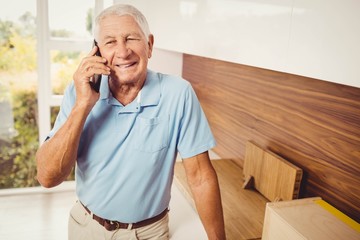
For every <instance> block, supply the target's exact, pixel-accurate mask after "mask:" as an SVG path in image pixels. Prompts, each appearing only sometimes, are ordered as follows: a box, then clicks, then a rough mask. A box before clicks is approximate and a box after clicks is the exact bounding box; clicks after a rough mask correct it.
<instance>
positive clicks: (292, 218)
mask: <svg viewBox="0 0 360 240" xmlns="http://www.w3.org/2000/svg"><path fill="white" fill-rule="evenodd" d="M329 206H330V205H329V204H327V203H326V202H325V201H323V200H321V199H320V198H306V199H300V200H293V201H287V202H277V203H268V204H267V206H266V213H265V221H264V229H263V235H262V239H263V240H288V239H291V240H303V239H326V240H338V239H346V240H359V239H360V225H359V224H358V223H356V222H355V221H354V220H352V219H350V218H349V217H347V216H346V215H344V214H342V213H341V212H339V211H338V210H337V209H335V208H333V207H332V206H330V207H329Z"/></svg>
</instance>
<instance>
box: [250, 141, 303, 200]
mask: <svg viewBox="0 0 360 240" xmlns="http://www.w3.org/2000/svg"><path fill="white" fill-rule="evenodd" d="M243 169H244V170H243V173H244V179H247V177H248V176H252V177H253V178H254V187H255V189H256V190H258V191H259V192H260V193H261V194H262V195H263V196H265V197H266V198H267V199H269V200H270V201H272V202H273V201H279V200H282V201H286V200H292V199H296V198H298V196H299V190H300V189H299V185H300V182H301V178H302V170H301V169H300V168H298V167H297V166H295V165H294V164H291V163H289V162H288V161H286V160H285V159H283V158H282V157H280V156H278V155H276V154H274V153H273V152H270V151H268V150H266V149H262V148H261V147H259V146H257V145H256V144H255V143H253V142H251V141H248V142H247V143H246V153H245V162H244V168H243Z"/></svg>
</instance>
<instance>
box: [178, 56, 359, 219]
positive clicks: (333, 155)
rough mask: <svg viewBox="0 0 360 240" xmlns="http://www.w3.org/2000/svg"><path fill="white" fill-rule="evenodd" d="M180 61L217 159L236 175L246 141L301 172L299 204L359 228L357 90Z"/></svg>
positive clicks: (195, 60) (231, 65)
mask: <svg viewBox="0 0 360 240" xmlns="http://www.w3.org/2000/svg"><path fill="white" fill-rule="evenodd" d="M183 56H184V57H183V77H184V78H185V79H187V80H189V81H190V82H191V84H192V86H193V87H194V89H195V92H196V94H197V96H198V98H199V100H200V103H201V106H202V108H203V109H204V112H205V114H206V116H207V119H208V121H209V124H210V127H211V130H212V132H213V134H214V136H215V138H216V143H217V144H216V147H215V148H214V149H213V151H214V152H215V153H216V154H217V155H219V156H220V157H221V158H226V159H233V160H234V161H235V162H236V163H237V164H239V165H240V167H242V168H243V166H244V165H243V164H244V158H245V145H246V142H247V141H248V140H253V141H254V142H256V143H257V144H258V145H259V146H261V147H262V148H264V149H270V150H271V151H273V152H274V153H276V154H278V155H280V156H282V157H283V158H285V159H287V160H288V161H290V162H291V163H293V164H295V165H296V166H298V167H300V168H301V169H302V170H303V171H304V176H303V181H302V186H301V190H300V191H301V192H300V196H301V197H314V196H321V197H322V198H323V199H324V200H326V201H327V202H329V203H331V204H332V205H333V206H335V207H336V208H338V209H339V210H341V211H342V212H344V213H346V214H347V215H348V216H350V217H352V218H353V219H355V220H357V221H358V222H360V197H359V196H360V187H359V186H360V161H359V156H360V148H359V146H360V121H359V119H360V88H355V87H350V86H345V85H341V84H335V83H331V82H326V81H321V80H317V79H313V78H307V77H303V76H298V75H294V74H288V73H283V72H276V71H271V70H267V69H261V68H256V67H252V66H246V65H242V64H235V63H230V62H225V61H220V60H216V59H210V58H204V57H199V56H193V55H188V54H184V55H183Z"/></svg>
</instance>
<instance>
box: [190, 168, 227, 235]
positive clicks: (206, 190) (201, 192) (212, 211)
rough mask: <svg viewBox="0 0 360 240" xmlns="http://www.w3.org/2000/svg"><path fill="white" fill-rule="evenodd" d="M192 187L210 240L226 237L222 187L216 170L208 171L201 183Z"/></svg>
mask: <svg viewBox="0 0 360 240" xmlns="http://www.w3.org/2000/svg"><path fill="white" fill-rule="evenodd" d="M190 188H191V191H192V194H193V197H194V200H195V204H196V208H197V211H198V213H199V216H200V219H201V221H202V223H203V225H204V228H205V231H206V233H207V235H208V238H209V240H215V239H216V240H219V239H221V240H224V239H226V237H225V227H224V217H223V210H222V204H221V196H220V189H219V184H218V180H217V176H216V172H215V171H210V172H208V173H207V174H206V177H205V178H203V179H202V180H201V182H200V184H192V185H190Z"/></svg>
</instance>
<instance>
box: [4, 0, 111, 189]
mask: <svg viewBox="0 0 360 240" xmlns="http://www.w3.org/2000/svg"><path fill="white" fill-rule="evenodd" d="M111 4H112V1H110V0H105V1H104V0H94V1H89V0H81V1H80V0H79V1H72V0H64V1H57V0H41V1H40V0H27V1H23V0H12V1H10V2H8V3H7V7H6V8H0V16H1V17H0V55H1V58H0V189H1V188H14V187H29V186H36V185H38V182H37V180H36V164H35V153H36V150H37V148H38V146H39V141H40V144H41V142H42V141H43V140H44V139H45V137H46V135H47V134H48V132H49V131H50V129H51V125H52V124H53V121H54V119H55V116H56V115H57V112H58V111H59V105H60V103H61V99H62V93H63V91H64V88H65V86H66V85H67V84H68V83H69V82H70V81H71V80H72V79H71V78H72V75H73V72H74V70H75V69H76V67H77V64H78V63H79V61H80V60H81V58H82V57H83V56H84V55H85V54H87V52H88V51H89V50H90V48H91V43H92V34H91V32H92V30H91V27H92V23H93V15H94V14H93V13H94V12H99V11H100V10H101V9H103V8H104V7H107V6H109V5H111ZM69 6H71V7H69ZM36 20H37V21H36ZM36 23H38V25H36Z"/></svg>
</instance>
